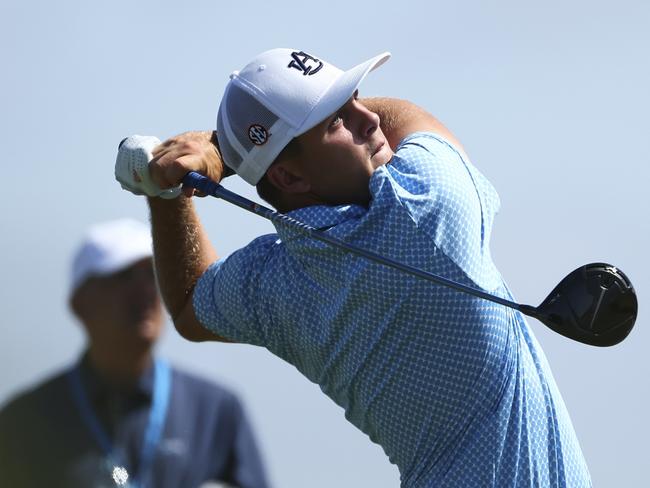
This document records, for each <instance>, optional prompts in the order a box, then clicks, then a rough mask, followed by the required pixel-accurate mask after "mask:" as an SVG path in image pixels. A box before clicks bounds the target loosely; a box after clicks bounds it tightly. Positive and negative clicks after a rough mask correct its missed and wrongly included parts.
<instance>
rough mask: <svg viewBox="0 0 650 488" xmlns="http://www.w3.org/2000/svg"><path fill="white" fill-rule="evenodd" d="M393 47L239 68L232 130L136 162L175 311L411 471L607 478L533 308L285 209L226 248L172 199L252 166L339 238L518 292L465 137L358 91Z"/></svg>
mask: <svg viewBox="0 0 650 488" xmlns="http://www.w3.org/2000/svg"><path fill="white" fill-rule="evenodd" d="M388 57H389V55H388V54H387V53H385V54H382V55H379V56H376V57H375V58H373V59H370V60H368V61H366V62H365V63H362V64H360V65H358V66H356V67H354V68H352V69H351V70H349V71H341V70H339V69H338V68H336V67H334V66H333V65H331V64H329V63H327V62H326V61H324V60H323V59H322V58H320V57H317V56H315V55H312V54H309V53H306V52H304V51H300V50H292V49H274V50H271V51H267V52H265V53H263V54H261V55H259V56H257V57H256V58H255V59H254V60H253V61H251V62H250V63H249V64H247V65H246V66H245V67H244V68H243V69H242V70H241V71H240V72H235V73H233V75H232V76H231V78H230V81H229V83H228V84H227V87H226V90H225V94H224V96H223V99H222V101H221V104H220V108H219V113H218V117H217V131H216V135H215V134H210V133H186V134H182V135H180V136H177V137H175V138H172V139H170V140H168V141H166V142H165V143H163V144H162V145H160V146H158V147H156V148H154V149H152V156H153V160H152V161H151V163H150V164H149V166H148V172H146V171H145V172H143V173H141V174H135V177H134V176H133V175H132V174H129V173H126V175H124V176H119V175H118V179H119V180H120V181H121V183H122V185H123V187H125V188H127V189H130V190H131V191H133V192H135V193H140V194H142V193H146V194H147V195H149V196H150V197H151V198H149V200H148V201H149V205H150V208H151V219H152V228H153V238H154V249H155V263H156V269H157V274H158V279H159V282H160V286H161V289H162V293H163V297H164V299H165V302H166V304H167V306H168V308H169V310H170V312H171V314H172V317H173V319H174V323H175V325H176V328H177V329H178V331H179V332H180V333H181V334H182V335H183V336H184V337H186V338H187V339H190V340H195V341H203V340H223V341H232V342H240V343H249V344H254V345H258V346H262V347H265V348H267V349H268V350H270V351H271V352H273V353H274V354H276V355H277V356H279V357H281V358H283V359H284V360H286V361H288V362H290V363H291V364H293V365H295V366H296V368H298V369H299V370H300V371H301V372H302V373H303V374H304V375H305V376H306V377H307V378H308V379H309V380H311V381H313V382H314V383H317V384H318V385H320V387H321V389H322V390H323V392H324V393H325V394H326V395H328V396H329V397H330V398H331V399H332V400H334V401H335V402H336V403H337V404H338V405H340V406H341V407H342V408H343V409H344V410H345V416H346V418H347V419H348V420H349V421H350V422H352V423H353V424H354V425H355V426H357V427H358V428H359V429H361V430H362V431H363V432H365V433H366V434H367V435H368V437H369V438H370V439H371V440H372V441H373V442H376V443H378V444H379V445H381V447H382V448H383V449H384V451H385V453H386V455H387V456H388V458H389V459H390V461H391V462H392V463H394V464H396V465H397V466H398V468H399V471H400V475H401V483H402V486H404V487H458V488H467V487H571V488H579V487H588V486H591V482H590V477H589V473H588V470H587V466H586V464H585V460H584V458H583V455H582V452H581V450H580V446H579V444H578V440H577V438H576V435H575V432H574V429H573V427H572V425H571V421H570V418H569V415H568V413H567V410H566V408H565V405H564V402H563V400H562V397H561V395H560V393H559V391H558V388H557V386H556V384H555V381H554V380H553V377H552V374H551V371H550V369H549V366H548V363H547V361H546V358H545V357H544V354H543V352H542V350H541V348H540V346H539V344H538V343H537V341H536V339H535V338H534V336H533V334H532V332H531V331H530V329H529V327H528V325H527V323H526V321H525V320H524V318H523V316H522V315H521V314H520V313H519V312H516V311H513V310H511V309H509V308H506V307H503V306H500V305H497V304H494V303H491V302H488V301H485V300H482V299H479V298H475V297H473V296H469V295H466V294H461V293H458V292H456V291H454V290H450V289H448V288H445V287H441V286H436V285H434V284H431V283H429V282H426V281H423V280H418V279H417V278H414V277H411V276H407V275H405V274H403V273H401V272H399V271H396V270H393V269H391V268H387V267H384V266H381V265H378V264H375V263H372V262H369V261H367V260H365V259H363V258H360V257H356V256H353V255H350V254H346V253H344V252H342V251H340V250H337V249H333V248H331V247H329V246H327V245H325V244H323V243H321V242H317V241H314V240H312V239H309V238H308V237H305V236H303V235H300V234H298V233H297V232H295V231H293V230H292V229H290V228H285V227H283V226H282V225H281V224H278V225H276V230H277V234H271V235H265V236H261V237H259V238H257V239H255V240H254V241H253V242H251V243H250V244H248V245H247V246H245V247H244V248H242V249H240V250H238V251H236V252H234V253H233V254H232V255H230V256H229V257H226V258H222V259H219V258H218V257H217V254H216V252H215V250H214V249H213V247H212V245H211V243H210V242H209V241H208V238H207V237H206V233H205V231H204V229H203V228H202V227H201V224H200V222H199V218H198V217H197V214H196V212H195V210H194V207H193V204H192V200H191V199H190V198H184V197H181V198H176V199H171V198H157V197H153V195H158V194H160V191H161V189H166V191H167V192H169V191H170V190H168V189H169V188H173V187H177V186H178V185H179V183H180V182H181V180H182V178H183V176H184V175H185V174H186V173H187V172H188V171H198V172H200V173H202V174H205V175H207V176H209V177H210V178H212V179H214V180H216V181H219V180H221V179H222V178H223V177H224V176H226V175H228V174H230V173H232V172H235V173H237V174H238V175H239V176H240V177H241V178H243V179H244V180H245V181H247V182H248V183H250V184H252V185H256V186H257V190H258V192H259V194H260V195H261V197H262V198H264V199H265V200H266V201H268V202H270V203H271V204H272V205H273V206H275V207H276V208H277V209H278V210H280V211H283V212H287V213H288V214H289V215H290V216H292V217H294V218H295V219H297V220H299V221H302V222H304V223H306V224H309V225H311V226H313V227H315V228H318V229H320V230H322V231H324V232H326V233H328V234H330V235H331V236H333V237H336V238H338V239H341V240H343V241H347V242H350V243H353V244H354V245H356V246H357V247H361V248H365V249H368V250H370V251H373V252H375V253H378V254H381V255H383V256H387V257H389V258H392V259H394V260H396V261H399V262H402V263H405V264H408V265H411V266H414V267H417V268H420V269H424V270H427V271H429V272H432V273H435V274H438V275H442V276H444V277H446V278H448V279H451V280H453V281H456V282H460V283H462V284H465V285H468V286H472V287H477V288H479V289H482V290H485V291H487V292H489V293H492V294H496V295H498V296H501V297H504V298H511V295H510V292H509V291H508V288H507V285H506V284H505V282H504V280H503V278H502V277H501V275H500V274H499V272H498V270H497V269H496V267H495V266H494V264H493V262H492V259H491V257H490V251H489V241H490V233H491V230H492V224H493V220H494V217H495V214H496V213H497V211H498V209H499V197H498V195H497V193H496V191H495V189H494V188H493V187H492V185H491V184H490V183H489V182H488V180H487V179H486V178H485V177H484V176H483V175H482V174H481V173H480V172H479V171H478V169H477V168H476V167H475V166H474V165H473V164H472V163H471V162H470V159H469V158H468V156H467V154H466V153H465V151H464V150H463V147H462V146H461V144H460V143H459V142H458V140H457V139H456V138H455V137H454V136H453V135H452V134H451V133H450V132H449V131H448V130H447V129H446V128H445V127H444V126H443V125H442V124H441V123H440V122H438V121H437V120H436V119H435V118H434V117H433V116H431V115H429V114H428V113H427V112H425V111H424V110H422V109H420V108H418V107H417V106H415V105H413V104H411V103H409V102H406V101H401V100H394V99H387V98H378V99H362V98H359V95H358V87H359V85H360V83H361V82H362V80H363V79H364V78H365V76H366V75H367V74H368V73H369V72H370V71H371V70H373V69H374V68H377V67H378V66H380V65H381V64H382V63H384V62H385V61H386V60H387V59H388ZM118 173H119V172H118ZM152 188H157V190H156V191H153V190H152ZM192 192H193V190H191V189H185V190H184V193H185V196H188V195H191V194H192ZM164 196H166V197H168V196H169V194H168V193H165V194H164ZM228 227H229V225H228V223H227V222H224V223H223V227H222V229H223V232H227V231H228Z"/></svg>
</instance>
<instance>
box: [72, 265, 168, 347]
mask: <svg viewBox="0 0 650 488" xmlns="http://www.w3.org/2000/svg"><path fill="white" fill-rule="evenodd" d="M84 286H86V287H88V290H87V293H86V294H85V297H84V299H85V300H88V302H89V303H88V304H89V305H91V306H90V307H85V309H86V310H89V309H90V310H91V311H90V312H88V313H89V316H87V317H86V322H87V327H88V328H89V333H90V334H91V336H94V337H93V339H96V340H102V341H104V342H116V341H118V342H120V341H122V342H124V341H126V342H129V341H136V342H141V343H153V342H154V341H155V340H156V339H157V338H158V336H159V335H160V332H161V329H162V324H163V320H164V319H163V310H162V304H161V301H160V297H159V294H158V291H157V289H156V282H155V277H154V272H153V265H152V262H151V259H149V258H147V259H143V260H142V261H139V262H137V263H135V264H133V265H131V266H129V267H128V268H125V269H123V270H121V271H119V272H117V273H114V274H111V275H109V276H102V277H96V278H92V279H91V280H89V282H88V283H87V284H86V285H84ZM125 345H126V344H125Z"/></svg>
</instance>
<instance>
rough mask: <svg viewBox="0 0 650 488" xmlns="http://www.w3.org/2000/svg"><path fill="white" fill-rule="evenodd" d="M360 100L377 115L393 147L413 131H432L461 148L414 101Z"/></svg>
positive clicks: (454, 139)
mask: <svg viewBox="0 0 650 488" xmlns="http://www.w3.org/2000/svg"><path fill="white" fill-rule="evenodd" d="M361 102H362V103H363V104H364V105H365V106H366V107H367V108H368V109H369V110H371V111H372V112H375V113H376V114H377V115H379V120H380V126H381V129H382V131H383V132H384V135H385V136H386V139H387V140H388V144H390V147H391V148H392V149H393V151H394V150H395V149H396V148H397V146H398V145H399V143H400V142H401V141H402V139H404V138H405V137H406V136H408V135H410V134H413V133H414V132H421V131H426V132H433V133H435V134H438V135H440V136H442V137H444V138H445V139H447V140H448V141H449V142H451V143H452V144H454V145H455V146H457V147H458V148H459V149H461V150H463V151H464V149H463V146H462V145H461V144H460V142H459V141H458V139H456V137H455V136H454V135H453V134H452V133H451V132H450V131H449V129H447V128H446V127H445V126H444V125H442V124H441V123H440V121H439V120H438V119H436V118H435V117H434V116H433V115H431V114H430V113H429V112H427V111H426V110H424V109H422V108H420V107H418V106H417V105H415V104H414V103H411V102H408V101H406V100H399V99H396V98H363V99H361Z"/></svg>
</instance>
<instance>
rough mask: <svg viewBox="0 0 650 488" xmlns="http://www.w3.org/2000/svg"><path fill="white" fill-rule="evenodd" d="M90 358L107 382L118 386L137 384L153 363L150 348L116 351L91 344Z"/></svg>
mask: <svg viewBox="0 0 650 488" xmlns="http://www.w3.org/2000/svg"><path fill="white" fill-rule="evenodd" d="M88 356H89V358H90V362H91V364H92V366H93V368H95V369H96V370H97V372H98V373H99V374H100V375H101V376H102V377H103V378H104V379H105V380H107V381H108V382H110V383H113V384H115V385H118V386H119V385H129V384H132V383H135V382H136V381H137V380H138V378H139V377H140V376H141V375H142V373H144V371H146V369H147V368H148V367H149V366H150V365H151V361H152V351H151V348H150V347H149V348H146V349H137V350H133V348H123V349H121V350H115V349H113V348H110V349H109V348H102V347H98V346H96V345H94V344H90V346H89V349H88Z"/></svg>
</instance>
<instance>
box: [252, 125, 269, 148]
mask: <svg viewBox="0 0 650 488" xmlns="http://www.w3.org/2000/svg"><path fill="white" fill-rule="evenodd" d="M248 138H249V139H250V140H251V142H252V143H253V144H255V145H256V146H261V145H263V144H265V143H266V141H268V140H269V132H268V131H267V130H266V128H265V127H263V126H261V125H260V124H253V125H251V126H250V127H249V128H248Z"/></svg>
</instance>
